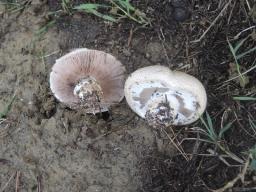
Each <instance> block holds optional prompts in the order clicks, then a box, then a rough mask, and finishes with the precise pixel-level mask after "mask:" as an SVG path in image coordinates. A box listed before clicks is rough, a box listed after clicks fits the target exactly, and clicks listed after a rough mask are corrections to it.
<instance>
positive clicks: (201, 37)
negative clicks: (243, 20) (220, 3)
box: [191, 0, 232, 43]
mask: <svg viewBox="0 0 256 192" xmlns="http://www.w3.org/2000/svg"><path fill="white" fill-rule="evenodd" d="M231 2H232V0H229V2H228V3H227V4H226V5H225V6H224V7H223V9H222V10H221V12H220V13H219V15H218V16H217V17H216V18H215V19H214V20H213V22H212V23H211V25H210V26H209V27H208V28H207V29H206V30H205V32H204V33H203V34H202V35H201V36H200V38H199V39H196V40H194V41H191V43H198V42H200V41H201V40H202V39H203V38H204V36H205V35H206V34H207V33H208V32H209V30H210V29H211V28H212V27H213V26H214V25H215V23H216V22H217V21H218V19H219V18H220V17H221V16H222V15H223V13H224V11H225V10H226V9H227V8H228V6H229V5H230V3H231Z"/></svg>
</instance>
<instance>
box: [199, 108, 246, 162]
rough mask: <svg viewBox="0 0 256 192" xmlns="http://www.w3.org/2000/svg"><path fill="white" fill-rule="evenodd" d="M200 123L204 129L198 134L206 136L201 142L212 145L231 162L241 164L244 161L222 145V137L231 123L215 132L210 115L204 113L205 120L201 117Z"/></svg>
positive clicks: (230, 126)
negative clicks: (230, 159) (231, 160)
mask: <svg viewBox="0 0 256 192" xmlns="http://www.w3.org/2000/svg"><path fill="white" fill-rule="evenodd" d="M200 119H201V122H202V123H203V125H204V127H205V128H206V129H200V132H201V133H202V134H203V135H205V136H206V139H201V140H202V141H205V142H208V143H212V144H214V145H215V146H216V147H217V148H219V149H220V150H221V151H222V152H224V153H225V154H226V155H228V156H229V157H230V158H232V159H233V160H235V161H237V162H238V163H241V164H243V163H244V161H243V160H242V159H240V158H239V157H237V156H236V155H235V154H233V153H232V152H230V151H229V149H228V147H227V146H226V145H225V144H223V142H222V141H223V140H224V139H223V136H224V134H225V133H226V132H227V131H228V130H229V129H231V128H232V124H233V122H229V123H227V124H226V125H225V126H221V128H220V131H219V132H217V131H216V129H215V128H214V126H213V121H212V118H211V117H210V115H209V114H208V113H207V112H206V120H204V119H203V118H202V117H200Z"/></svg>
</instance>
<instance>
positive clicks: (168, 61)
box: [157, 28, 171, 67]
mask: <svg viewBox="0 0 256 192" xmlns="http://www.w3.org/2000/svg"><path fill="white" fill-rule="evenodd" d="M160 32H161V35H160V34H159V32H158V33H157V34H158V38H159V39H160V41H161V44H162V47H163V50H164V55H165V57H166V60H167V63H168V65H169V67H170V65H171V63H170V58H169V56H168V53H167V50H166V48H165V45H164V42H165V36H164V33H163V30H162V28H160ZM161 36H162V37H161Z"/></svg>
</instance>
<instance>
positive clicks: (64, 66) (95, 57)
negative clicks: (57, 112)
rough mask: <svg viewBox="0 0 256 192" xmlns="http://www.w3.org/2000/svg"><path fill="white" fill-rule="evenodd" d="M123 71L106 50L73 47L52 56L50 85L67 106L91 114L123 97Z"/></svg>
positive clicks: (105, 109) (102, 110) (123, 68)
mask: <svg viewBox="0 0 256 192" xmlns="http://www.w3.org/2000/svg"><path fill="white" fill-rule="evenodd" d="M124 73H125V67H124V66H123V65H122V64H121V63H120V62H119V61H118V60H117V59H116V58H115V57H113V56H112V55H110V54H107V53H105V52H103V51H97V50H90V49H86V48H81V49H76V50H74V51H72V52H70V53H68V54H66V55H64V56H62V57H61V58H59V59H57V60H56V63H55V64H54V66H53V67H52V71H51V73H50V88H51V90H52V92H53V94H54V96H55V97H56V98H57V99H58V100H59V101H60V102H62V103H64V104H66V105H67V106H69V107H70V108H73V109H84V110H85V112H86V113H94V114H95V113H99V112H104V111H108V108H109V106H110V105H111V104H115V103H118V102H120V101H121V100H122V99H123V97H124V91H123V88H124V78H125V75H124Z"/></svg>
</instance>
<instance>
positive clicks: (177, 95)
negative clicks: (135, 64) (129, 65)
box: [124, 65, 207, 126]
mask: <svg viewBox="0 0 256 192" xmlns="http://www.w3.org/2000/svg"><path fill="white" fill-rule="evenodd" d="M124 92H125V98H126V100H127V103H128V105H129V106H130V107H131V109H132V110H133V111H134V112H135V113H137V114H138V115H139V116H140V117H142V118H145V119H146V120H147V121H148V123H149V124H150V125H152V126H158V125H164V126H169V125H186V124H190V123H193V122H194V121H196V120H197V119H198V118H199V117H200V115H201V114H202V113H203V112H204V110H205V108H206V103H207V96H206V91H205V88H204V86H203V85H202V83H201V82H200V81H199V80H198V79H196V78H195V77H193V76H191V75H188V74H186V73H183V72H179V71H171V70H170V69H169V68H167V67H164V66H158V65H155V66H149V67H144V68H141V69H138V70H137V71H135V72H133V73H132V74H131V75H130V76H129V77H128V79H127V80H126V82H125V88H124Z"/></svg>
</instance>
